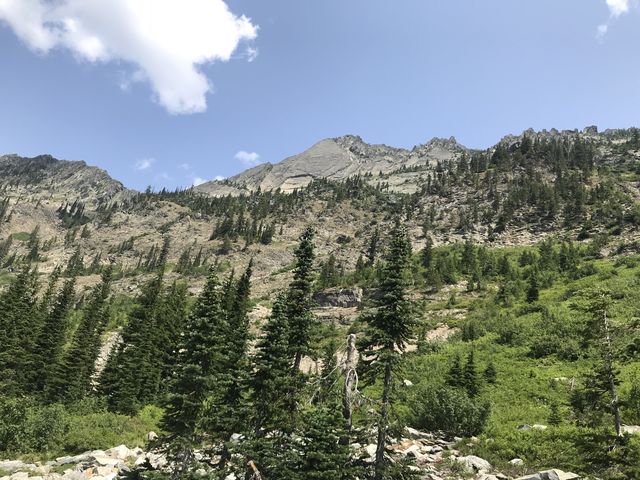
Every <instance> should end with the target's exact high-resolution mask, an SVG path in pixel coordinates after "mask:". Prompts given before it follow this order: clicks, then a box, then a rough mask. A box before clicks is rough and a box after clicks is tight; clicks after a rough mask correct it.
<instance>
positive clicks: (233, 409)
mask: <svg viewBox="0 0 640 480" xmlns="http://www.w3.org/2000/svg"><path fill="white" fill-rule="evenodd" d="M252 270H253V260H251V261H250V262H249V265H248V266H247V269H246V270H245V272H244V273H243V274H242V276H241V277H240V279H239V280H238V282H237V283H235V284H229V285H228V286H226V289H229V290H231V291H232V292H233V295H232V298H231V300H230V302H229V305H228V307H226V308H225V309H224V311H223V313H224V315H225V319H226V323H225V328H226V331H225V332H224V335H223V343H222V349H223V352H224V354H223V355H222V358H221V360H222V365H221V369H220V373H219V375H218V379H217V382H216V391H217V392H218V393H217V395H216V397H215V398H214V399H210V401H209V405H210V408H211V412H212V415H211V416H209V418H208V428H209V430H210V431H212V432H215V436H216V438H219V439H220V440H223V441H226V440H228V439H229V438H230V436H231V435H232V434H233V433H235V432H240V431H243V430H245V429H246V418H247V416H248V415H249V412H248V411H247V398H246V397H247V388H248V383H249V377H250V362H249V358H248V355H247V350H248V346H249V340H250V336H249V318H248V316H247V315H248V313H249V308H250V294H251V275H252ZM228 295H229V293H228V292H223V297H224V296H228Z"/></svg>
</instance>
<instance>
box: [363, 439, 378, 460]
mask: <svg viewBox="0 0 640 480" xmlns="http://www.w3.org/2000/svg"><path fill="white" fill-rule="evenodd" d="M376 448H377V447H376V445H375V444H373V443H371V444H369V445H367V446H366V447H364V451H365V452H367V455H368V456H369V457H371V458H374V457H375V456H376Z"/></svg>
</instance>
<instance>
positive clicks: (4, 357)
mask: <svg viewBox="0 0 640 480" xmlns="http://www.w3.org/2000/svg"><path fill="white" fill-rule="evenodd" d="M36 275H37V273H36V271H35V270H32V269H31V266H30V265H25V266H24V267H23V269H22V270H21V271H20V273H19V274H18V276H17V277H16V279H15V280H14V281H13V282H11V283H10V284H9V286H8V288H7V289H6V290H4V291H3V292H2V293H1V294H0V312H2V313H1V314H0V332H2V337H1V340H0V390H1V391H2V392H3V393H4V394H7V395H8V394H14V395H15V394H19V393H28V391H27V386H28V385H30V382H29V380H30V378H27V376H28V373H29V372H30V371H31V370H29V371H28V370H27V369H28V365H29V364H30V362H31V354H32V351H31V350H30V348H29V344H28V343H27V342H26V341H25V340H26V339H28V338H31V335H32V330H31V327H32V325H31V321H32V319H33V318H34V317H36V316H37V315H36V293H37V290H38V284H37V279H36Z"/></svg>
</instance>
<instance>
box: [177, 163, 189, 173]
mask: <svg viewBox="0 0 640 480" xmlns="http://www.w3.org/2000/svg"><path fill="white" fill-rule="evenodd" d="M178 168H181V169H182V170H187V171H189V170H191V165H189V164H188V163H181V164H180V165H178Z"/></svg>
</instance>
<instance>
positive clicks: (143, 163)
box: [133, 158, 156, 172]
mask: <svg viewBox="0 0 640 480" xmlns="http://www.w3.org/2000/svg"><path fill="white" fill-rule="evenodd" d="M155 162H156V159H155V158H141V159H140V160H136V163H134V164H133V168H135V169H136V170H138V171H139V172H141V171H143V170H149V169H150V168H151V165H153V164H154V163H155Z"/></svg>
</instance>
